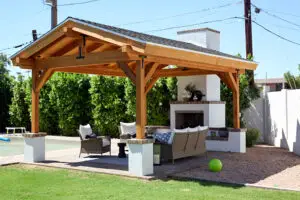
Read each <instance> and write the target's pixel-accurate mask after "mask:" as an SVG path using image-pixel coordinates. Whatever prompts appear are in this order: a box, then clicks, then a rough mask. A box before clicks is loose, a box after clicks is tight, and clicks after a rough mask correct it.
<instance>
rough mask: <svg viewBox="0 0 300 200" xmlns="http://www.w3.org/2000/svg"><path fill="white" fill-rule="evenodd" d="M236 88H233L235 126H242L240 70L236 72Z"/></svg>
mask: <svg viewBox="0 0 300 200" xmlns="http://www.w3.org/2000/svg"><path fill="white" fill-rule="evenodd" d="M234 76H235V77H234V79H235V82H236V90H234V89H233V90H232V97H233V102H232V103H233V127H234V128H240V78H239V71H237V73H235V74H234Z"/></svg>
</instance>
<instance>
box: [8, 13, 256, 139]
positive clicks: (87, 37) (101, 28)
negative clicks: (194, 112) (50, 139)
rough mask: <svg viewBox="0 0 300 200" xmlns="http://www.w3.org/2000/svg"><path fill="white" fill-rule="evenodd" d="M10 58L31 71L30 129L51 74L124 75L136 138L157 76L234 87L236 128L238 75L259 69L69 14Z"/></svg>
mask: <svg viewBox="0 0 300 200" xmlns="http://www.w3.org/2000/svg"><path fill="white" fill-rule="evenodd" d="M11 59H12V61H13V64H14V65H15V66H20V68H22V69H30V70H32V130H31V131H32V133H38V132H39V93H40V90H41V88H42V87H43V85H44V84H45V83H46V82H47V80H48V79H49V78H50V77H51V75H52V74H53V73H54V72H71V73H83V74H96V75H107V76H121V77H128V78H129V79H130V80H131V81H132V82H133V83H134V84H135V85H136V124H137V131H136V132H137V139H143V138H144V137H145V135H144V129H145V125H146V124H147V119H146V109H147V108H146V99H147V97H146V96H147V93H148V92H149V91H150V89H151V88H152V87H153V85H154V84H155V82H156V81H157V80H158V79H159V78H160V77H175V76H192V75H206V74H216V75H218V76H219V77H220V79H221V80H222V81H223V82H224V83H225V84H226V85H227V86H228V87H229V88H230V89H231V90H232V93H233V105H234V106H233V113H234V114H233V118H234V128H239V127H240V103H239V84H238V83H239V75H240V74H242V73H245V70H246V69H248V70H255V69H256V67H257V63H255V62H252V61H248V60H245V59H242V58H239V57H235V56H232V55H228V54H225V53H221V52H218V51H214V50H210V49H207V48H203V47H200V46H197V45H193V44H191V43H186V42H180V41H176V40H170V39H166V38H161V37H157V36H153V35H148V34H143V33H138V32H134V31H130V30H126V29H121V28H117V27H113V26H107V25H103V24H98V23H94V22H90V21H86V20H82V19H76V18H72V17H69V18H67V19H66V20H65V21H63V22H62V23H60V24H59V25H58V26H57V27H56V28H54V29H52V30H51V31H49V32H48V33H46V34H45V35H43V36H42V37H40V38H39V39H38V40H37V41H35V42H33V43H31V44H30V45H28V46H26V47H25V48H24V49H22V50H20V51H19V52H17V53H16V54H15V55H13V56H12V57H11ZM168 65H175V66H177V68H172V69H171V68H167V66H168Z"/></svg>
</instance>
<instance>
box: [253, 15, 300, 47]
mask: <svg viewBox="0 0 300 200" xmlns="http://www.w3.org/2000/svg"><path fill="white" fill-rule="evenodd" d="M252 22H253V23H255V24H256V25H257V26H260V27H261V28H263V29H264V30H265V31H267V32H269V33H271V34H273V35H275V36H277V37H279V38H280V39H282V40H285V41H287V42H290V43H293V44H296V45H298V46H300V43H298V42H294V41H292V40H290V39H287V38H285V37H283V36H281V35H279V34H277V33H275V32H273V31H271V30H270V29H268V28H266V27H264V26H263V25H261V24H259V23H257V22H256V21H253V20H252Z"/></svg>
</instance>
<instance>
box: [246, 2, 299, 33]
mask: <svg viewBox="0 0 300 200" xmlns="http://www.w3.org/2000/svg"><path fill="white" fill-rule="evenodd" d="M251 5H252V6H253V7H254V8H257V9H259V10H261V11H263V12H264V13H266V14H267V15H269V16H271V17H274V18H277V19H279V20H281V21H284V22H286V23H289V24H292V25H294V26H297V27H299V28H300V24H296V23H294V22H292V21H289V20H287V19H284V18H282V17H279V16H277V15H275V14H272V13H270V12H268V11H266V10H264V9H262V8H259V7H257V6H256V5H254V4H251Z"/></svg>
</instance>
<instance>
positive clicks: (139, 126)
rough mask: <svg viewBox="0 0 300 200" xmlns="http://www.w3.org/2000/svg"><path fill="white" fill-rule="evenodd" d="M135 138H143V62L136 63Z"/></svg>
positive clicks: (144, 98) (144, 112)
mask: <svg viewBox="0 0 300 200" xmlns="http://www.w3.org/2000/svg"><path fill="white" fill-rule="evenodd" d="M136 64H137V65H136V138H137V139H143V138H145V119H146V117H145V115H146V94H145V67H144V63H143V61H140V60H138V61H136Z"/></svg>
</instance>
